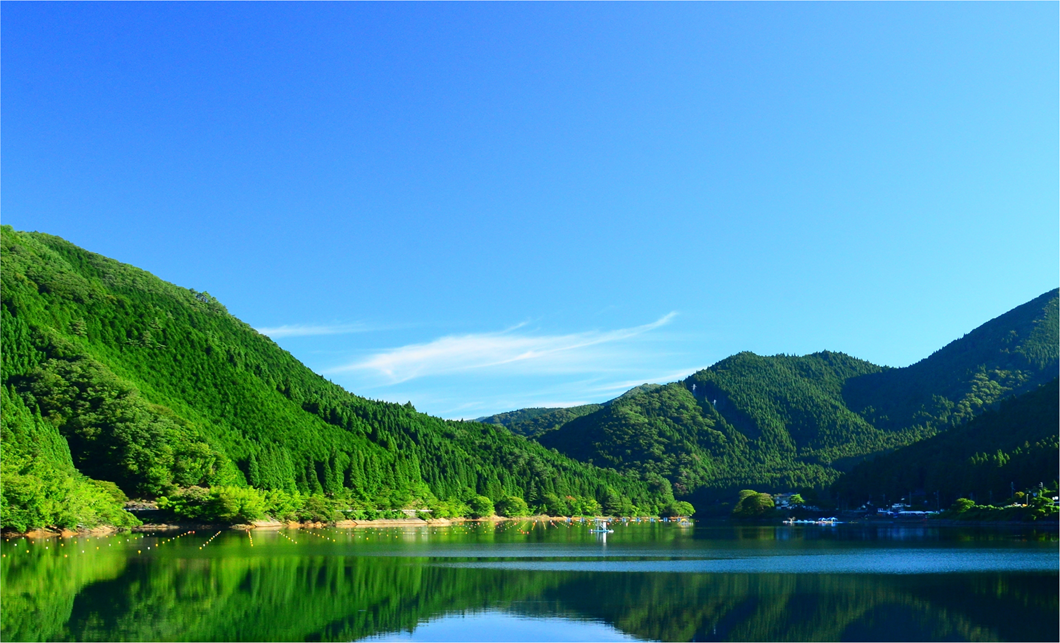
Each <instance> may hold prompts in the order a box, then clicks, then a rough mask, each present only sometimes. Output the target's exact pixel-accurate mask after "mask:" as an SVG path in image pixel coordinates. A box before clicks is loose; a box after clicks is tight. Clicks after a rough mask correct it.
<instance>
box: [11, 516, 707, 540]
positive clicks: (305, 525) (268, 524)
mask: <svg viewBox="0 0 1060 643" xmlns="http://www.w3.org/2000/svg"><path fill="white" fill-rule="evenodd" d="M627 519H628V520H634V521H635V520H637V519H636V518H627ZM568 520H570V521H572V522H593V521H596V520H607V521H616V520H618V521H621V520H622V518H621V517H619V518H615V517H611V516H592V517H589V516H546V515H544V514H539V515H536V516H520V517H516V518H509V517H506V516H488V517H486V518H436V519H432V520H424V519H422V518H390V519H380V520H336V521H331V522H313V521H307V522H297V521H280V520H255V521H253V522H251V523H210V522H172V523H169V522H167V523H147V524H143V525H137V526H136V527H114V526H111V525H101V526H98V527H93V528H91V529H87V528H86V529H76V530H71V529H63V528H59V527H47V528H39V529H31V530H29V531H26V532H16V531H4V532H3V537H4V538H18V537H27V538H72V537H75V536H85V535H92V536H106V535H110V534H114V533H119V532H123V531H128V532H131V533H147V532H156V531H181V530H197V529H218V530H234V531H251V530H261V531H276V530H280V529H324V528H325V527H335V528H338V529H365V528H369V527H448V526H450V525H458V524H465V523H499V522H510V521H533V522H559V521H563V522H566V521H568ZM640 520H641V521H644V520H656V521H661V520H662V519H661V518H659V517H658V516H651V517H643V516H642V517H641V518H640ZM685 520H686V521H690V520H691V519H689V518H686V519H685ZM673 522H678V520H674V521H673Z"/></svg>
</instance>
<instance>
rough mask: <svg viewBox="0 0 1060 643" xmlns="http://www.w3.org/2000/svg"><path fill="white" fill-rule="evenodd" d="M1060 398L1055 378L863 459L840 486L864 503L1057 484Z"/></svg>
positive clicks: (988, 494) (994, 493)
mask: <svg viewBox="0 0 1060 643" xmlns="http://www.w3.org/2000/svg"><path fill="white" fill-rule="evenodd" d="M1058 398H1060V383H1058V380H1056V379H1054V380H1053V381H1052V382H1050V383H1048V384H1045V385H1043V386H1041V387H1039V388H1038V389H1036V390H1033V391H1031V392H1028V393H1025V394H1023V395H1020V396H1018V397H1015V398H1012V399H1009V400H1005V401H1004V402H1002V403H1001V404H1000V405H999V407H998V408H997V409H996V410H988V411H986V412H985V413H983V414H982V415H980V416H979V417H977V418H975V419H974V420H972V421H970V422H968V423H967V424H964V425H961V426H958V427H956V428H953V429H950V430H948V431H945V432H943V433H940V434H939V435H937V436H935V437H933V438H931V439H928V440H924V441H923V442H919V443H917V444H913V445H910V446H907V447H905V448H903V449H899V450H897V451H894V452H892V453H888V454H886V455H881V456H878V457H876V458H875V459H873V460H867V461H865V462H862V463H861V464H859V465H858V466H856V467H855V468H854V469H853V470H852V471H851V472H850V473H849V474H847V475H845V476H843V478H841V479H840V480H839V481H838V482H837V483H836V484H835V486H834V487H833V492H834V493H835V494H837V495H839V496H840V497H842V498H845V499H848V500H849V502H850V503H851V504H860V503H862V502H865V501H867V500H876V501H877V502H879V500H880V499H881V498H882V497H883V496H884V495H886V496H887V497H888V498H899V497H901V496H903V495H907V494H909V493H910V492H913V491H917V490H923V491H925V492H927V493H928V494H933V493H934V492H938V493H939V496H940V497H939V503H940V504H943V506H944V505H945V504H948V503H949V502H952V500H953V499H956V498H959V497H967V496H969V495H970V494H974V495H975V498H976V499H977V500H979V501H987V500H989V499H990V498H993V499H995V500H998V501H1000V500H1001V499H1003V498H1007V497H1009V496H1010V495H1011V493H1012V489H1013V488H1015V489H1017V490H1022V489H1028V488H1032V487H1035V488H1036V487H1037V486H1038V485H1039V484H1040V483H1052V484H1053V485H1054V486H1055V481H1056V480H1057V477H1058V473H1060V472H1058V468H1060V467H1058V466H1057V462H1058V461H1060V440H1058V437H1060V436H1058V433H1060V432H1058V429H1057V425H1058V418H1060V402H1058ZM1017 493H1021V492H1019V491H1018V492H1017Z"/></svg>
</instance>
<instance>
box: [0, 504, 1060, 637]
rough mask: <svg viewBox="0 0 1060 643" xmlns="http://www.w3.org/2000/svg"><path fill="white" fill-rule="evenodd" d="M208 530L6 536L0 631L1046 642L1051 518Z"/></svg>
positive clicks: (1052, 576)
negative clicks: (1013, 523)
mask: <svg viewBox="0 0 1060 643" xmlns="http://www.w3.org/2000/svg"><path fill="white" fill-rule="evenodd" d="M213 533H214V532H212V531H211V532H210V533H205V534H188V535H186V536H183V537H180V538H175V536H176V534H157V535H153V536H150V535H149V536H143V537H140V536H129V535H124V536H114V537H110V538H83V537H82V538H74V539H37V540H36V541H32V542H31V541H30V540H28V539H10V540H8V541H5V542H4V543H2V548H3V553H4V557H3V558H2V559H0V565H2V567H0V571H2V574H3V585H2V594H0V598H2V600H3V610H2V612H0V637H2V638H3V639H4V640H8V641H16V640H85V641H90V640H161V641H169V640H262V641H268V640H285V641H288V640H357V639H365V638H371V637H387V640H394V639H392V638H390V637H397V639H396V640H517V639H516V638H514V637H516V636H518V637H520V638H523V635H526V636H527V637H529V638H532V639H534V640H577V639H578V638H580V637H584V638H585V639H588V640H635V639H641V640H660V639H661V640H670V641H683V640H740V641H750V640H801V641H817V640H1057V639H1058V638H1060V631H1058V630H1060V627H1058V625H1057V618H1056V617H1057V611H1058V594H1060V590H1058V577H1060V574H1058V571H1057V569H1058V563H1057V561H1058V559H1060V556H1058V554H1057V538H1056V533H1055V531H1053V532H1049V531H1044V532H1043V531H1034V530H998V529H995V530H969V529H932V528H927V529H925V528H917V531H908V532H907V531H904V530H897V531H893V530H892V531H888V530H886V529H876V528H871V527H857V526H847V527H844V528H830V529H827V530H822V529H809V528H807V529H801V528H789V527H784V528H781V527H753V528H746V527H730V526H710V525H699V526H697V527H696V528H695V529H694V530H693V529H688V528H679V527H675V526H671V525H660V524H653V525H643V524H642V525H622V524H618V525H616V528H615V533H614V534H610V535H609V536H608V540H607V543H606V544H604V543H603V542H602V539H600V538H599V536H598V535H595V534H591V533H588V530H587V528H586V527H584V526H580V525H574V526H568V525H565V524H552V525H544V528H542V525H541V524H540V523H539V524H538V526H537V527H536V528H535V529H531V528H530V526H529V524H522V525H521V524H519V523H500V524H498V525H493V524H489V523H486V524H477V525H463V526H454V527H444V528H440V527H428V528H418V529H407V528H406V529H352V530H337V529H325V530H317V531H315V532H312V533H314V534H315V535H312V536H311V535H310V534H309V533H305V532H300V531H288V532H257V533H253V534H252V535H248V534H246V533H243V532H234V531H228V532H222V533H221V534H220V535H218V536H217V537H216V538H214V539H213V540H209V541H208V539H209V538H210V537H211V536H213ZM207 541H208V546H207V545H204V543H206V542H207ZM148 548H150V549H148ZM138 552H139V553H138ZM513 628H514V629H513Z"/></svg>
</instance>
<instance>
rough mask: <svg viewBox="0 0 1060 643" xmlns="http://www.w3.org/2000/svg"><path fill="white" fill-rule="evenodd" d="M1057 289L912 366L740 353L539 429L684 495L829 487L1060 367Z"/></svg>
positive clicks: (590, 458) (572, 450) (587, 457)
mask: <svg viewBox="0 0 1060 643" xmlns="http://www.w3.org/2000/svg"><path fill="white" fill-rule="evenodd" d="M1058 292H1060V290H1058V289H1053V290H1050V291H1049V292H1046V293H1044V294H1042V295H1040V296H1038V297H1036V298H1034V299H1033V300H1031V301H1029V302H1027V303H1025V304H1022V305H1020V306H1017V307H1015V308H1014V309H1012V310H1010V311H1008V312H1006V313H1004V314H1002V315H999V316H998V317H995V318H994V319H991V320H989V321H987V322H986V323H984V324H981V325H980V326H978V327H976V328H975V329H973V330H972V331H970V332H969V333H966V334H965V335H964V336H963V337H961V338H958V339H956V340H954V341H952V342H949V343H948V344H947V345H946V346H944V347H942V348H940V349H939V350H937V351H934V352H933V353H932V354H931V355H929V356H927V357H925V358H924V359H922V360H919V361H918V362H916V363H914V364H912V365H910V366H907V367H902V368H892V367H883V366H877V365H875V364H871V363H869V362H866V361H864V360H860V359H857V358H854V357H851V356H848V355H845V354H843V353H834V352H830V351H821V352H818V353H813V354H811V355H804V356H789V355H775V356H770V357H767V356H759V355H755V354H753V353H749V352H743V353H737V354H736V355H733V356H730V357H727V358H725V359H723V360H721V361H719V362H717V363H716V364H714V365H712V366H711V367H708V368H706V369H702V370H700V371H697V372H696V373H694V374H692V375H690V376H689V377H687V378H685V379H684V380H682V381H680V382H673V383H670V384H666V385H662V386H660V387H658V388H656V389H654V390H651V391H646V392H644V393H642V394H638V395H635V396H632V397H630V398H626V399H623V397H622V396H620V397H619V398H616V399H615V400H611V401H610V402H608V403H607V404H605V405H601V406H600V408H595V409H591V410H590V409H589V408H588V407H580V408H581V409H583V410H587V411H589V412H582V413H579V415H578V417H573V418H571V419H569V420H567V421H566V422H565V423H563V424H561V425H560V426H556V427H551V428H550V429H549V430H547V431H539V432H537V433H535V434H534V435H535V436H536V439H537V440H538V441H540V442H541V443H542V444H544V445H545V446H548V447H551V448H555V449H557V450H558V451H560V452H562V453H566V454H568V455H571V456H572V457H575V458H576V459H579V460H583V461H587V462H594V463H604V464H606V466H610V467H614V468H616V469H618V470H637V471H650V472H652V473H655V474H658V475H663V476H664V477H666V478H667V479H668V480H670V481H671V483H672V484H673V485H674V490H675V492H677V493H678V495H683V496H691V495H692V494H695V493H697V491H702V492H704V493H705V494H706V496H711V497H717V496H718V495H719V494H724V493H728V492H731V491H732V490H733V489H735V488H737V487H741V486H751V485H754V486H756V488H765V489H771V490H776V491H781V490H789V489H792V488H805V487H826V486H828V485H830V484H831V483H833V482H835V481H836V480H837V479H838V478H839V476H840V475H841V474H842V473H843V472H845V471H849V470H850V469H851V467H853V466H854V465H856V464H857V463H858V462H859V461H861V460H863V459H864V458H866V457H869V456H872V455H874V454H878V453H883V452H886V451H890V450H893V449H896V448H899V447H903V446H905V445H908V444H913V443H915V442H918V441H920V440H923V439H926V438H929V437H931V436H933V435H935V434H937V433H939V432H940V431H945V430H947V429H949V428H952V427H954V426H959V425H961V424H963V423H965V422H967V421H969V420H971V419H972V418H974V417H976V416H977V415H978V414H980V413H982V412H983V411H984V410H986V409H988V408H991V407H993V406H995V405H996V404H997V403H999V402H1000V401H1001V400H1002V399H1004V398H1007V397H1011V396H1015V395H1019V394H1021V393H1025V392H1027V391H1030V390H1032V389H1035V388H1036V387H1038V386H1039V385H1041V384H1044V383H1045V382H1046V381H1048V380H1049V379H1051V378H1052V377H1055V376H1056V374H1057V372H1058V370H1060V359H1058V353H1060V347H1058V346H1060V341H1058V334H1060V333H1058V321H1057V320H1058V315H1057V304H1058V299H1060V298H1058ZM507 416H508V417H509V418H511V421H509V422H508V426H509V429H510V430H513V431H514V432H518V431H520V430H522V427H521V426H519V424H518V418H519V415H518V412H510V413H509V414H507ZM494 417H496V416H494ZM701 495H703V494H701Z"/></svg>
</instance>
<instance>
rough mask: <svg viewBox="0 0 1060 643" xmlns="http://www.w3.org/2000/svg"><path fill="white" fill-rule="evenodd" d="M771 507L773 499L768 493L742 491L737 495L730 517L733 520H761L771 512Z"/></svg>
mask: <svg viewBox="0 0 1060 643" xmlns="http://www.w3.org/2000/svg"><path fill="white" fill-rule="evenodd" d="M773 507H774V505H773V497H772V496H770V495H769V494H768V493H758V492H755V491H750V490H744V491H741V492H740V494H739V502H737V503H736V506H735V507H734V508H733V510H732V515H733V517H734V518H761V517H762V516H765V515H766V514H768V513H770V512H772V511H773Z"/></svg>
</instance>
